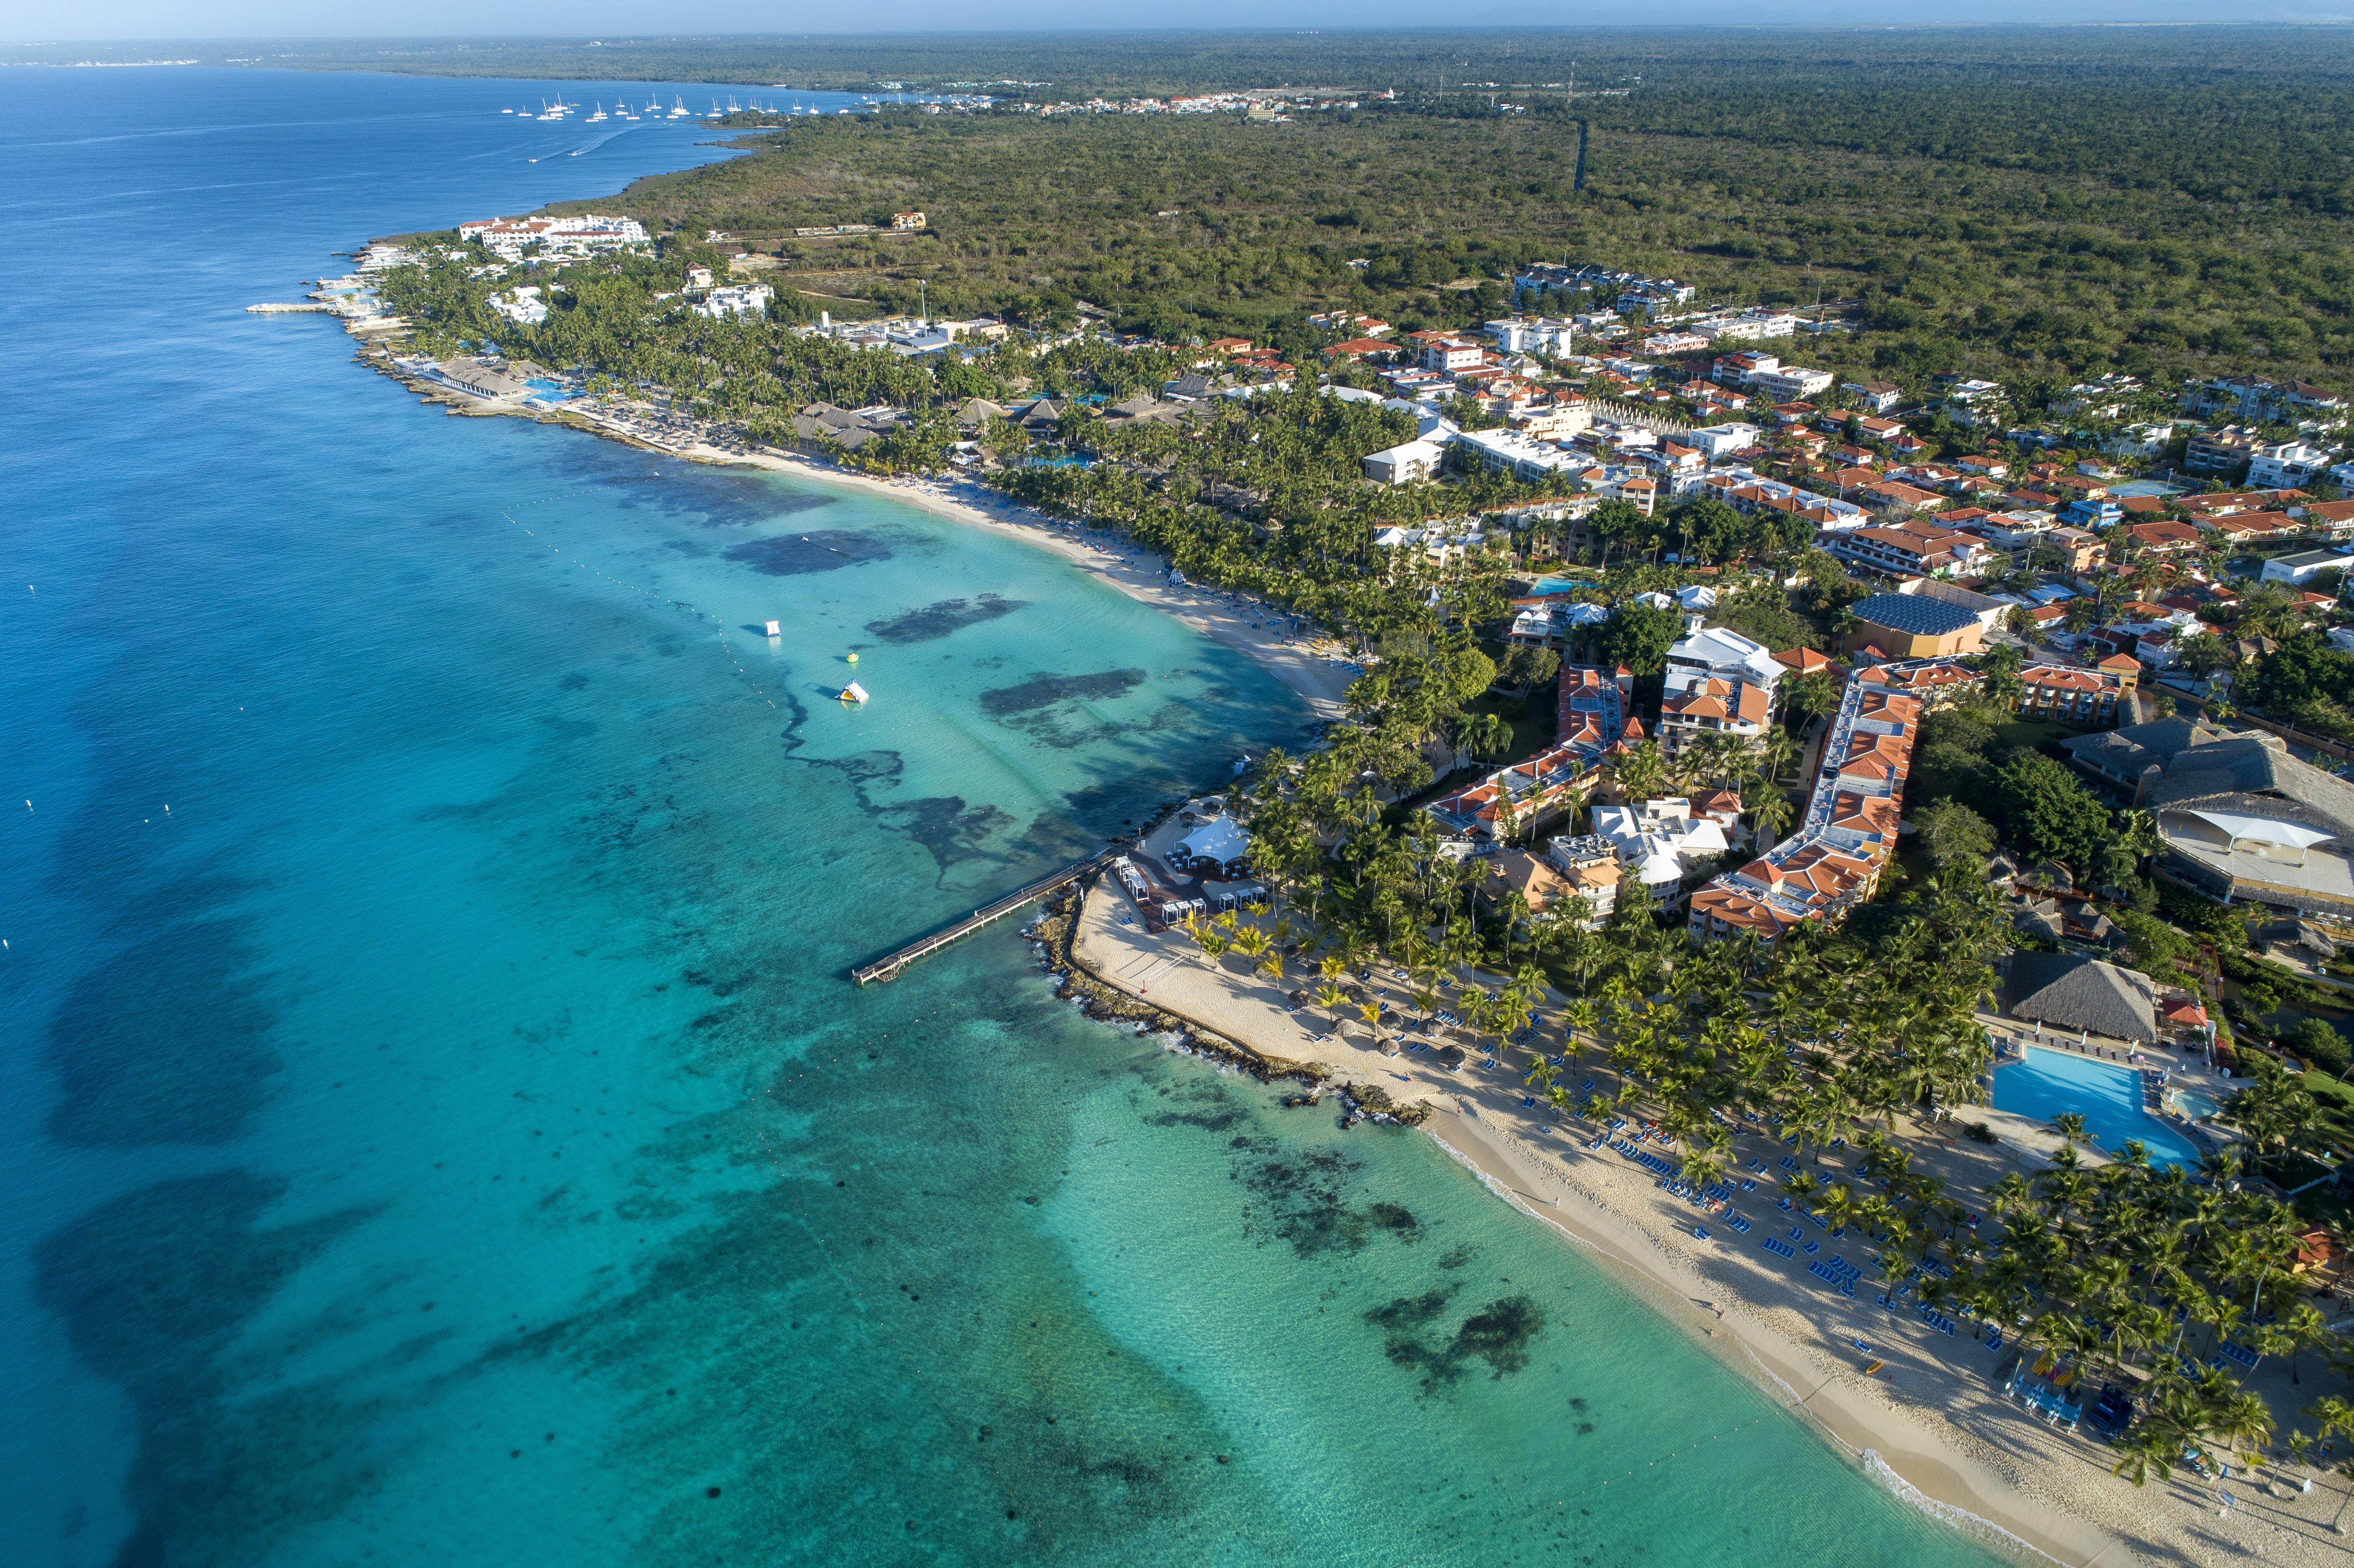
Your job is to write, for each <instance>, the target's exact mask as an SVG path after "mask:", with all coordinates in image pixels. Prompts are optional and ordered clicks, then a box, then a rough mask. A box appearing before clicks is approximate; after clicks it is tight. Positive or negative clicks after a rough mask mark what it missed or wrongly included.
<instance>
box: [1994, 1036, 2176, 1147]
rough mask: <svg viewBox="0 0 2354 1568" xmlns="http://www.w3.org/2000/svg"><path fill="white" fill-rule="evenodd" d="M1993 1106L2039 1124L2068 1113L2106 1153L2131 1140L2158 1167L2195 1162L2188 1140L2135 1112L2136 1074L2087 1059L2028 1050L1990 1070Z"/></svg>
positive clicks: (2138, 1090) (2138, 1091) (2138, 1097)
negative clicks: (2078, 1119)
mask: <svg viewBox="0 0 2354 1568" xmlns="http://www.w3.org/2000/svg"><path fill="white" fill-rule="evenodd" d="M1994 1108H1995V1109H1997V1110H1999V1111H2009V1112H2011V1113H2012V1114H2013V1115H2015V1116H2023V1117H2027V1118H2031V1119H2032V1120H2034V1121H2036V1122H2039V1123H2040V1122H2049V1121H2050V1120H2051V1119H2052V1118H2053V1117H2056V1116H2058V1115H2060V1114H2061V1113H2062V1112H2063V1111H2074V1112H2075V1113H2076V1114H2077V1115H2079V1116H2081V1117H2083V1118H2084V1130H2085V1131H2086V1132H2087V1133H2088V1134H2090V1135H2091V1137H2092V1139H2093V1140H2094V1142H2096V1143H2098V1144H2099V1145H2100V1146H2101V1150H2102V1151H2103V1152H2104V1153H2107V1154H2115V1152H2116V1151H2117V1150H2120V1149H2122V1148H2124V1147H2125V1143H2126V1139H2133V1138H2137V1139H2141V1141H2142V1145H2143V1147H2145V1148H2147V1150H2149V1157H2150V1158H2151V1159H2152V1160H2158V1161H2160V1162H2162V1163H2164V1164H2168V1165H2189V1164H2191V1163H2193V1162H2195V1161H2196V1160H2198V1158H2199V1150H2198V1149H2197V1148H2196V1147H2195V1146H2193V1145H2192V1143H2191V1142H2190V1139H2187V1138H2185V1137H2183V1136H2182V1134H2180V1133H2179V1132H2177V1131H2176V1130H2175V1129H2174V1128H2172V1127H2171V1126H2169V1125H2168V1124H2167V1123H2165V1122H2163V1121H2160V1120H2158V1118H2156V1117H2154V1116H2152V1115H2150V1114H2149V1113H2148V1112H2147V1111H2146V1110H2144V1109H2142V1108H2141V1075H2140V1074H2139V1073H2138V1072H2137V1071H2135V1070H2134V1069H2133V1068H2130V1067H2120V1066H2117V1065H2115V1064H2113V1063H2108V1062H2101V1061H2095V1060H2094V1058H2092V1057H2090V1056H2078V1055H2074V1054H2071V1053H2069V1052H2066V1051H2046V1050H2043V1049H2042V1048H2041V1047H2039V1046H2034V1045H2031V1046H2029V1047H2028V1048H2027V1054H2026V1055H2025V1056H2024V1057H2023V1058H2022V1059H2020V1060H2019V1061H2016V1062H2009V1063H2005V1064H2004V1065H2002V1066H2000V1067H1998V1068H1996V1069H1995V1075H1994Z"/></svg>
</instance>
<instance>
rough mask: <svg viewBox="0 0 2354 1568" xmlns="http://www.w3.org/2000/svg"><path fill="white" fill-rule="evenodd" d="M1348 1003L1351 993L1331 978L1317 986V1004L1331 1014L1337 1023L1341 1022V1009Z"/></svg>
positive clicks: (1333, 1020)
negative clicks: (1342, 988)
mask: <svg viewBox="0 0 2354 1568" xmlns="http://www.w3.org/2000/svg"><path fill="white" fill-rule="evenodd" d="M1348 1004H1349V993H1348V992H1347V991H1342V990H1341V988H1340V987H1339V986H1337V985H1334V984H1333V983H1332V982H1331V980H1326V981H1325V982H1324V983H1323V984H1322V985H1320V986H1318V987H1317V988H1316V1005H1317V1006H1319V1007H1320V1008H1322V1009H1323V1010H1324V1011H1325V1012H1327V1013H1329V1014H1331V1019H1332V1022H1334V1023H1335V1024H1338V1023H1339V1022H1341V1009H1342V1008H1343V1007H1346V1006H1347V1005H1348Z"/></svg>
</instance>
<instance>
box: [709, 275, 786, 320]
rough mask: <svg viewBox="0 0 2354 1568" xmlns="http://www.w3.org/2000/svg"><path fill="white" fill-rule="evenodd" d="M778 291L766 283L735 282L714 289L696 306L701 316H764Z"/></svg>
mask: <svg viewBox="0 0 2354 1568" xmlns="http://www.w3.org/2000/svg"><path fill="white" fill-rule="evenodd" d="M776 297H777V291H775V290H774V289H771V288H770V287H769V285H768V284H766V283H735V284H731V285H729V286H728V287H726V288H724V289H714V290H712V291H711V292H710V293H709V294H708V295H707V296H705V298H704V299H701V300H699V301H697V302H695V306H694V310H695V314H696V315H699V316H712V317H718V316H763V315H766V314H768V313H769V301H770V300H773V299H775V298H776Z"/></svg>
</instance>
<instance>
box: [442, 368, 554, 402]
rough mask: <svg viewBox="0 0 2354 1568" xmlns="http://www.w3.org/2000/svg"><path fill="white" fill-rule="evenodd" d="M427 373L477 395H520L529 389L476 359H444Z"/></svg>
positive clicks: (448, 385)
mask: <svg viewBox="0 0 2354 1568" xmlns="http://www.w3.org/2000/svg"><path fill="white" fill-rule="evenodd" d="M429 374H430V375H431V376H432V377H433V379H434V380H436V381H439V382H440V383H441V384H442V385H444V386H446V387H456V388H457V389H458V390H459V391H461V392H471V393H472V394H473V395H474V396H475V397H522V396H523V395H524V394H525V393H526V392H528V391H530V390H531V388H530V387H526V386H525V385H524V384H523V383H522V382H520V381H518V380H516V379H515V378H514V376H509V375H507V374H506V373H505V372H504V371H499V370H493V369H492V368H491V367H490V366H487V365H484V364H483V363H482V361H480V360H478V359H445V360H442V361H441V362H440V364H438V365H436V366H434V367H433V368H432V370H431V371H430V372H429Z"/></svg>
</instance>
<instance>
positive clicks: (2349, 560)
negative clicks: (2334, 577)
mask: <svg viewBox="0 0 2354 1568" xmlns="http://www.w3.org/2000/svg"><path fill="white" fill-rule="evenodd" d="M2348 567H2354V556H2349V555H2345V554H2342V553H2341V552H2339V551H2337V550H2299V551H2297V552H2296V553H2295V554H2294V555H2287V556H2274V557H2273V558H2272V559H2271V560H2269V561H2266V562H2265V563H2264V581H2265V582H2268V583H2286V584H2288V585H2289V586H2290V587H2291V588H2303V587H2304V586H2305V585H2306V584H2307V583H2309V582H2311V581H2312V580H2313V579H2314V578H2315V577H2318V576H2320V575H2321V574H2322V573H2323V572H2342V571H2344V570H2346V569H2347V568H2348Z"/></svg>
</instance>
